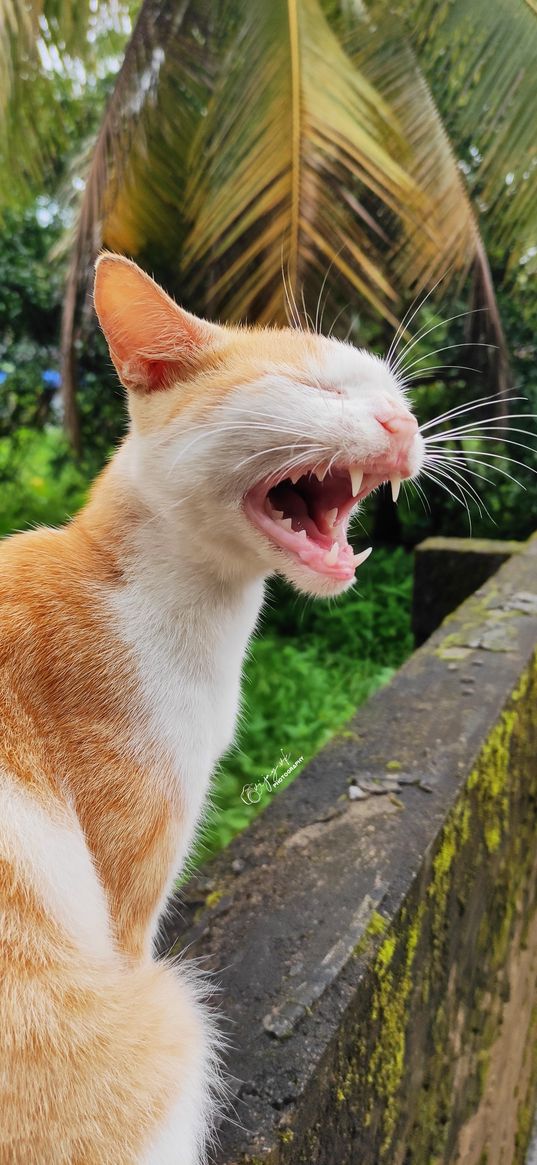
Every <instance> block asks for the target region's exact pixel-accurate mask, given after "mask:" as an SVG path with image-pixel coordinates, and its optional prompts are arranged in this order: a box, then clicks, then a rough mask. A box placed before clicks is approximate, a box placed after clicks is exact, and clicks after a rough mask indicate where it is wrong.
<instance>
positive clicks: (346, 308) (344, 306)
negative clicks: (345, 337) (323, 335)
mask: <svg viewBox="0 0 537 1165" xmlns="http://www.w3.org/2000/svg"><path fill="white" fill-rule="evenodd" d="M349 307H350V303H344V304H343V307H340V309H339V311H338V313H337V316H336V318H335V320H334V322H333V324H332V327H331V328H330V331H329V333H328V339H329V340H331V339H332V336H333V334H334V328H335V326H336V324H337V322H338V320H340V319H341V316H342V315H343V312H345V311H347V310H348V309H349Z"/></svg>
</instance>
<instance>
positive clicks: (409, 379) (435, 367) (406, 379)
mask: <svg viewBox="0 0 537 1165" xmlns="http://www.w3.org/2000/svg"><path fill="white" fill-rule="evenodd" d="M443 369H449V371H450V372H477V373H478V375H480V374H481V369H480V368H473V367H472V365H471V364H432V365H429V366H428V367H427V368H423V369H421V370H418V372H415V373H414V375H413V376H403V378H402V379H401V380H399V384H400V385H401V387H403V388H406V387H407V386H408V385H409V384H414V383H415V381H416V380H424V379H425V377H426V376H430V375H431V374H432V373H433V372H441V371H442V370H443Z"/></svg>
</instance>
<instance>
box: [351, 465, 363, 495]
mask: <svg viewBox="0 0 537 1165" xmlns="http://www.w3.org/2000/svg"><path fill="white" fill-rule="evenodd" d="M349 477H350V479H351V486H352V496H353V498H355V497H357V495H358V494H359V493H360V486H361V484H362V482H363V480H364V472H363V469H360V467H359V465H351V466H350V468H349Z"/></svg>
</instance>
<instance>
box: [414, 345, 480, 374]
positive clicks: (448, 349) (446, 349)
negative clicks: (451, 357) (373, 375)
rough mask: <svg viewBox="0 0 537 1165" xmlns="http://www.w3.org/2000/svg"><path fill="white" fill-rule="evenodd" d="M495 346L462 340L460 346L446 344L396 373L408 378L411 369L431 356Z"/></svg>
mask: <svg viewBox="0 0 537 1165" xmlns="http://www.w3.org/2000/svg"><path fill="white" fill-rule="evenodd" d="M496 346H497V345H495V344H484V343H481V342H477V341H470V340H461V342H460V344H445V345H444V346H443V347H442V348H433V350H432V352H426V353H425V355H424V356H419V357H418V358H417V359H416V360H412V361H411V362H410V364H404V365H402V366H401V365H400V366H399V368H398V369H397V370H394V372H396V375H397V376H403V377H404V376H406V373H407V372H410V369H411V368H416V367H417V365H418V364H423V361H424V360H430V359H431V356H439V355H440V353H441V352H452V351H453V349H457V351H458V350H459V349H460V348H495V347H496Z"/></svg>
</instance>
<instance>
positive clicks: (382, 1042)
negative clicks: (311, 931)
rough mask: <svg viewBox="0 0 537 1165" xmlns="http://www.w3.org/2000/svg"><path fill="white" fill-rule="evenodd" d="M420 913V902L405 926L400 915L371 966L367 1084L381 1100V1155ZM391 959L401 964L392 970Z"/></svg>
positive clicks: (389, 1126) (391, 1119)
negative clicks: (373, 1025)
mask: <svg viewBox="0 0 537 1165" xmlns="http://www.w3.org/2000/svg"><path fill="white" fill-rule="evenodd" d="M424 912H425V904H424V903H421V905H420V907H419V909H418V912H417V914H416V916H415V918H414V919H413V920H412V921H411V922H410V923H409V924H408V925H406V923H407V920H406V918H405V917H404V915H403V916H402V917H401V931H402V934H401V938H399V939H398V938H397V936H396V935H395V934H391V935H388V936H387V937H386V938H385V939H384V942H383V943H382V945H381V947H380V948H379V951H378V953H377V957H376V960H375V965H374V977H375V987H374V991H373V999H372V1005H371V1018H372V1020H373V1021H374V1020H378V1023H379V1029H378V1033H377V1037H376V1042H375V1046H374V1048H373V1051H372V1055H371V1059H370V1063H369V1069H368V1083H369V1085H370V1087H371V1090H372V1096H373V1097H381V1098H382V1105H383V1138H382V1151H383V1152H385V1151H386V1150H387V1149H388V1147H389V1145H390V1142H391V1139H392V1135H393V1132H394V1129H395V1125H396V1122H397V1116H398V1104H397V1099H398V1093H399V1089H400V1085H401V1081H402V1079H403V1074H404V1062H405V1047H406V1027H407V1004H408V1000H409V996H410V994H411V991H412V987H413V980H412V968H413V964H414V959H415V957H416V950H417V947H418V943H419V938H420V932H421V926H422V922H423V916H424ZM394 960H397V961H400V963H401V964H402V966H399V967H398V968H397V970H396V971H394V968H393V964H394Z"/></svg>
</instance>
